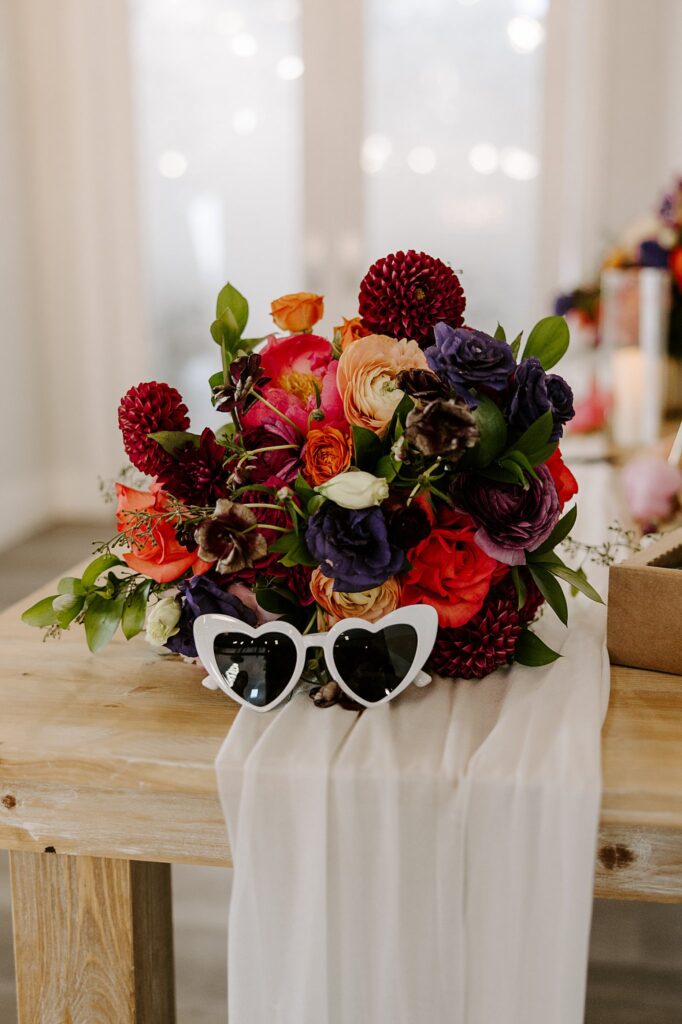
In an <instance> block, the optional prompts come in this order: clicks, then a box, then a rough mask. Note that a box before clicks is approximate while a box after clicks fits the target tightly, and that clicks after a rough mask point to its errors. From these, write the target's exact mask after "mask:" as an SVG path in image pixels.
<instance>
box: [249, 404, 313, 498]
mask: <svg viewBox="0 0 682 1024" xmlns="http://www.w3.org/2000/svg"><path fill="white" fill-rule="evenodd" d="M240 440H241V443H242V444H243V446H244V448H246V449H247V451H255V450H258V454H257V455H254V456H253V457H252V458H251V459H249V460H248V461H247V462H245V463H244V469H245V470H247V475H248V479H249V481H250V482H251V483H254V484H261V483H265V482H266V481H269V480H270V478H271V477H276V478H277V479H278V480H279V481H280V482H281V483H283V484H290V483H293V481H294V480H295V479H296V476H297V475H298V471H299V467H300V465H301V458H300V456H301V435H300V434H299V433H298V431H297V430H296V429H295V428H294V427H293V426H292V425H291V424H290V423H287V421H286V420H283V419H282V417H281V416H277V414H276V413H273V414H272V417H271V418H267V419H266V420H265V421H264V422H263V423H262V424H260V425H259V426H257V427H250V428H249V429H247V430H245V431H244V432H243V433H242V434H241V435H240ZM285 445H291V446H292V447H284V446H285ZM259 449H271V450H270V451H261V450H259ZM272 449H274V451H273V450H272Z"/></svg>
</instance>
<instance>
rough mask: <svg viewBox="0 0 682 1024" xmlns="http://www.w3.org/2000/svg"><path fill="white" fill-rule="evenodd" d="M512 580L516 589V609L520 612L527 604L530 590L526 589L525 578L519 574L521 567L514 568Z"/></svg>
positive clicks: (515, 566)
mask: <svg viewBox="0 0 682 1024" xmlns="http://www.w3.org/2000/svg"><path fill="white" fill-rule="evenodd" d="M511 578H512V583H513V584H514V587H515V589H516V607H517V608H518V609H519V611H520V610H521V609H522V608H523V606H524V604H525V603H526V597H527V594H528V590H527V588H526V584H525V581H524V579H523V576H522V575H521V573H520V572H519V567H518V566H517V565H514V566H512V571H511Z"/></svg>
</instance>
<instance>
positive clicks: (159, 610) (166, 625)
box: [145, 597, 180, 647]
mask: <svg viewBox="0 0 682 1024" xmlns="http://www.w3.org/2000/svg"><path fill="white" fill-rule="evenodd" d="M179 622H180V602H179V601H178V599H177V598H176V597H162V598H161V600H160V601H157V602H156V604H155V605H152V607H151V610H150V612H149V615H148V616H147V631H146V634H145V637H146V640H147V643H150V644H153V646H154V647H163V645H164V644H165V643H166V641H167V640H168V639H170V637H172V636H175V634H176V633H177V632H178V630H179V626H178V623H179Z"/></svg>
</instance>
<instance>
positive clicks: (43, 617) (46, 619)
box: [21, 594, 59, 627]
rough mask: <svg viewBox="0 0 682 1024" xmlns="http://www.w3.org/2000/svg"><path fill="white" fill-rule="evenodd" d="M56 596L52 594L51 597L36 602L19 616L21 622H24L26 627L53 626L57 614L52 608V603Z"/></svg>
mask: <svg viewBox="0 0 682 1024" xmlns="http://www.w3.org/2000/svg"><path fill="white" fill-rule="evenodd" d="M56 597H59V595H58V594H53V595H52V596H51V597H44V598H42V600H41V601H36V603H35V604H32V605H31V607H30V608H27V609H26V611H25V612H24V613H23V615H22V616H21V621H22V622H25V623H26V625H27V626H40V627H43V626H54V625H55V623H56V622H57V614H56V612H55V610H54V608H53V607H52V602H53V601H54V600H55V598H56Z"/></svg>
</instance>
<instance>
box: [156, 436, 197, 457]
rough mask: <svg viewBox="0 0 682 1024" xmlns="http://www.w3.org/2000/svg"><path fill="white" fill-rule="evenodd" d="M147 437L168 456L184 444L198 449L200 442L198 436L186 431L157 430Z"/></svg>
mask: <svg viewBox="0 0 682 1024" xmlns="http://www.w3.org/2000/svg"><path fill="white" fill-rule="evenodd" d="M147 437H150V438H151V439H152V441H156V443H157V444H160V445H161V447H162V448H163V450H164V451H165V452H168V454H169V455H175V453H176V452H177V451H179V449H180V448H184V447H185V445H186V444H192V445H194V447H195V448H198V447H199V442H200V441H201V438H200V437H199V435H198V434H192V433H190V432H189V431H188V430H157V431H156V433H154V434H147Z"/></svg>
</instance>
